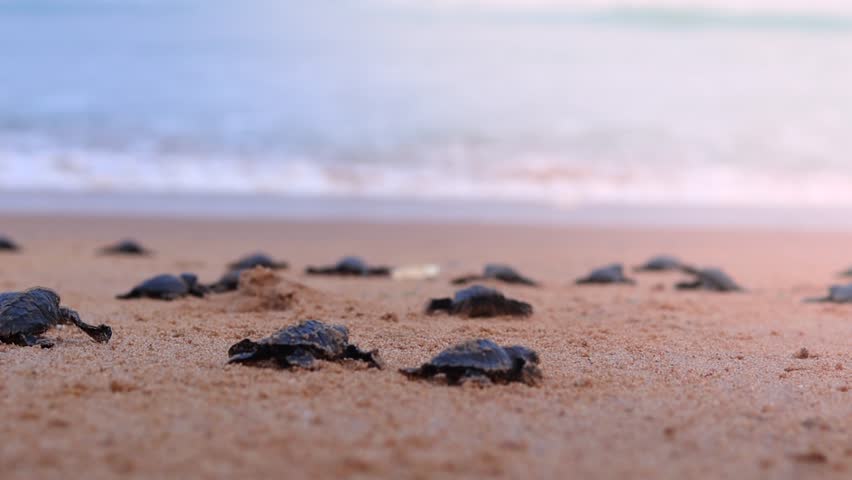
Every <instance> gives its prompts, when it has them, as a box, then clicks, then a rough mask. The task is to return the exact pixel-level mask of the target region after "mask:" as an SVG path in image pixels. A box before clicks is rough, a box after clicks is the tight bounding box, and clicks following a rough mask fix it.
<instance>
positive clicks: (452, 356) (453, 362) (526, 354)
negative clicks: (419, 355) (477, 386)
mask: <svg viewBox="0 0 852 480" xmlns="http://www.w3.org/2000/svg"><path fill="white" fill-rule="evenodd" d="M538 363H539V358H538V354H537V353H536V352H534V351H533V350H530V349H529V348H526V347H522V346H519V345H515V346H510V347H501V346H500V345H497V344H496V343H494V342H493V341H491V340H488V339H477V340H469V341H466V342H464V343H460V344H458V345H455V346H453V347H450V348H448V349H446V350H444V351H443V352H441V353H439V354H438V355H436V356H435V357H434V358H432V360H430V361H429V362H427V363H424V364H423V365H421V366H420V367H419V368H403V369H401V370H400V373H402V374H403V375H405V376H407V377H409V378H412V379H421V378H427V379H428V378H433V377H435V376H437V375H443V376H444V377H445V378H446V380H447V383H448V384H450V385H458V384H461V383H464V382H466V381H471V380H474V381H477V382H480V383H484V384H489V383H509V382H521V383H526V384H527V385H535V384H536V383H538V381H540V380H541V370H540V369H539V367H538Z"/></svg>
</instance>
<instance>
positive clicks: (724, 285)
mask: <svg viewBox="0 0 852 480" xmlns="http://www.w3.org/2000/svg"><path fill="white" fill-rule="evenodd" d="M698 277H699V279H700V280H701V282H702V283H704V284H705V285H706V286H707V287H709V288H712V289H714V290H721V291H728V290H742V288H740V286H739V285H737V283H736V282H735V281H734V280H733V279H732V278H731V277H729V276H728V274H727V273H725V272H723V271H722V270H719V269H718V268H705V269H703V270H701V271H699V272H698Z"/></svg>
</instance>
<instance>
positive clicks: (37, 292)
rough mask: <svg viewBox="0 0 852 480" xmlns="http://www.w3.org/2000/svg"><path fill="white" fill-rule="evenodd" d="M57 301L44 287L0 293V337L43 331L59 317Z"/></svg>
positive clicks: (54, 293) (56, 296) (54, 295)
mask: <svg viewBox="0 0 852 480" xmlns="http://www.w3.org/2000/svg"><path fill="white" fill-rule="evenodd" d="M59 301H60V299H59V295H57V294H56V292H54V291H53V290H48V289H46V288H33V289H30V290H27V291H25V292H9V293H3V294H0V337H9V336H13V335H17V334H19V333H27V334H39V333H44V332H45V331H47V330H48V329H50V328H51V327H52V326H53V325H56V323H57V321H58V319H59Z"/></svg>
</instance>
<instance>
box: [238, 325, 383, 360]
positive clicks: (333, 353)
mask: <svg viewBox="0 0 852 480" xmlns="http://www.w3.org/2000/svg"><path fill="white" fill-rule="evenodd" d="M228 356H229V357H230V358H228V363H248V364H255V363H260V362H272V363H273V365H275V366H278V367H282V368H288V367H302V368H311V367H313V365H314V361H315V360H329V361H338V360H343V359H347V358H350V359H353V360H361V361H363V362H367V364H368V365H369V366H370V367H375V368H379V369H381V368H383V367H384V362H383V361H382V359H381V357H380V356H379V352H378V351H377V350H371V351H369V352H368V351H364V350H361V349H359V348H358V347H356V346H355V345H352V344H350V343H349V330H348V329H347V328H346V327H344V326H343V325H329V324H326V323H322V322H319V321H317V320H305V321H303V322H301V323H299V324H298V325H293V326H290V327H287V328H284V329H282V330H279V331H278V332H277V333H275V334H273V335H271V336H269V337H266V338H263V339H261V340H258V341H256V342H255V341H252V340H249V339H245V340H242V341H240V342H238V343H236V344H234V345H233V346H231V348H230V349H229V350H228Z"/></svg>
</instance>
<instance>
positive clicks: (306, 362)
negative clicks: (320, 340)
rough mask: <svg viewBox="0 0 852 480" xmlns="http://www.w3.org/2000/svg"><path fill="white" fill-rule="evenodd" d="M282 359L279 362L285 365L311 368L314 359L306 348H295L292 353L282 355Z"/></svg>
mask: <svg viewBox="0 0 852 480" xmlns="http://www.w3.org/2000/svg"><path fill="white" fill-rule="evenodd" d="M283 360H284V362H281V364H282V366H285V367H301V368H307V369H311V368H313V367H314V360H316V359H315V358H314V356H313V355H311V353H310V352H308V351H307V350H305V349H302V348H297V349H296V350H294V351H293V352H292V353H290V354H289V355H287V356H286V357H284V358H283ZM279 361H280V360H279Z"/></svg>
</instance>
